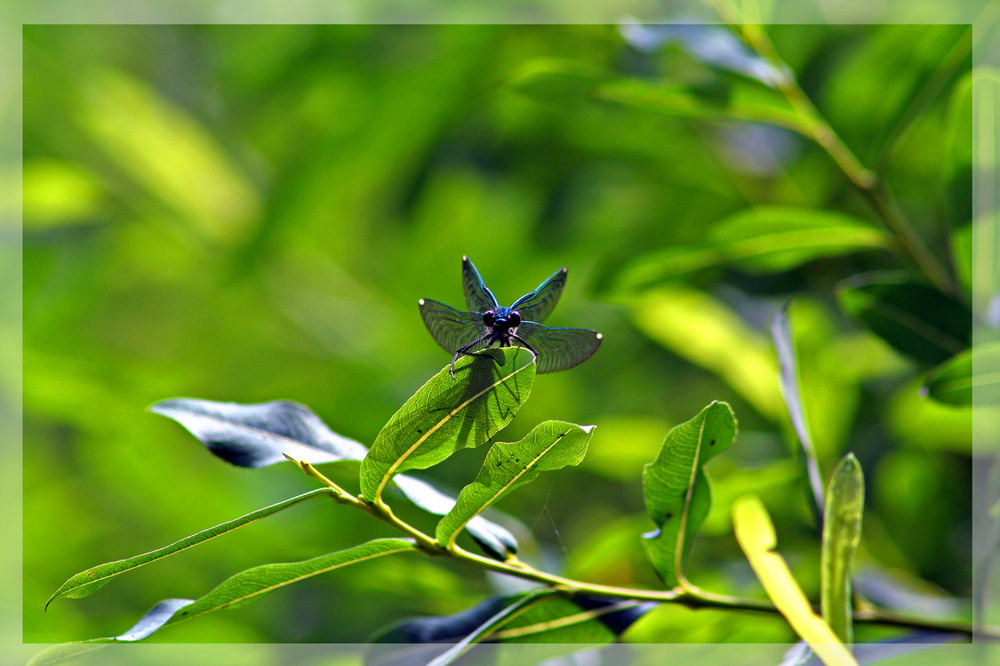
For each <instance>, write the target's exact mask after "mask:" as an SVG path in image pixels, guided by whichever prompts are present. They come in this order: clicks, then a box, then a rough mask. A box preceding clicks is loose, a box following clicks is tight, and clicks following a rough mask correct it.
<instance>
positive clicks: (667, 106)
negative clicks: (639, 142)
mask: <svg viewBox="0 0 1000 666" xmlns="http://www.w3.org/2000/svg"><path fill="white" fill-rule="evenodd" d="M511 86H512V87H513V88H514V89H516V90H518V91H520V92H522V93H524V94H527V95H530V96H532V97H534V98H536V99H540V100H542V101H546V100H552V101H559V102H565V101H567V100H578V99H591V100H595V101H603V102H611V103H614V104H619V105H621V106H624V107H626V108H628V109H632V110H636V111H641V112H646V113H655V114H661V115H665V116H670V117H674V118H686V119H693V120H705V119H708V120H714V121H727V120H734V119H737V120H746V121H754V122H763V123H770V124H773V125H779V126H781V127H786V128H788V129H791V130H793V131H796V132H799V133H800V134H803V135H806V136H808V133H809V131H810V128H809V125H808V121H807V120H805V119H803V118H802V116H800V115H799V114H798V113H797V112H796V111H795V110H794V109H792V108H790V107H789V106H788V105H787V103H786V102H785V101H784V99H783V98H782V97H781V96H780V95H778V94H777V93H775V92H774V91H772V90H768V89H766V88H760V86H759V85H756V84H754V83H751V82H745V83H744V82H740V83H734V84H733V85H732V90H731V94H730V95H729V96H728V97H726V98H724V99H723V98H715V99H709V98H707V97H704V96H699V95H698V94H697V93H695V92H694V91H692V90H691V89H689V88H688V87H686V86H684V85H682V84H677V83H674V82H668V83H663V82H656V83H653V82H650V81H647V80H644V79H638V78H626V77H620V76H615V75H614V74H612V73H611V72H608V71H602V70H599V69H596V68H593V67H585V66H582V65H580V63H578V62H574V61H569V60H561V59H540V60H536V61H533V62H530V63H528V64H527V65H526V66H525V67H524V69H522V70H521V72H520V73H518V74H517V75H516V76H515V77H514V78H513V79H512V80H511Z"/></svg>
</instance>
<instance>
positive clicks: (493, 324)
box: [483, 308, 521, 331]
mask: <svg viewBox="0 0 1000 666" xmlns="http://www.w3.org/2000/svg"><path fill="white" fill-rule="evenodd" d="M520 323H521V313H520V312H518V311H517V310H511V309H510V308H498V309H497V310H487V311H486V312H484V313H483V324H484V325H486V326H488V327H489V328H492V329H494V330H501V331H509V330H510V329H512V328H517V327H518V326H519V325H520Z"/></svg>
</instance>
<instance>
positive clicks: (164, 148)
mask: <svg viewBox="0 0 1000 666" xmlns="http://www.w3.org/2000/svg"><path fill="white" fill-rule="evenodd" d="M85 84H86V93H85V95H84V97H83V101H84V103H83V104H82V105H81V107H80V109H79V114H80V115H79V117H78V121H79V122H80V123H81V125H82V126H83V127H84V128H86V130H87V131H89V132H90V134H91V136H92V137H93V140H94V142H95V143H96V144H97V146H98V148H100V149H101V150H102V151H103V152H104V153H105V154H106V155H107V156H108V157H109V158H111V159H112V160H113V161H114V162H115V163H116V165H117V166H118V167H119V168H120V169H121V171H122V172H123V173H124V174H125V175H126V176H127V177H128V178H131V179H133V180H135V181H136V182H138V183H139V184H140V185H142V186H144V187H145V188H147V189H148V191H149V192H150V193H151V194H152V195H153V196H154V197H157V198H158V199H160V200H161V201H162V202H163V203H164V204H166V205H168V206H170V207H171V208H173V210H174V211H175V212H176V214H177V216H178V217H180V218H183V219H185V220H187V221H190V223H191V224H193V225H195V227H196V229H197V230H198V231H199V232H201V233H202V234H203V235H204V236H206V237H207V238H209V239H210V240H213V241H217V242H222V243H232V242H234V241H239V240H242V239H244V238H245V237H246V236H247V234H248V233H249V232H250V230H251V229H252V228H253V226H254V225H255V224H256V223H257V221H258V217H259V215H260V212H261V211H260V202H259V200H258V198H257V194H256V192H255V191H254V189H253V187H252V186H251V185H250V183H249V182H248V181H247V180H246V178H245V177H244V176H243V175H242V174H241V173H240V170H239V169H238V168H237V166H236V165H235V163H234V162H233V161H232V160H231V159H230V158H229V156H227V155H226V154H225V153H224V151H223V150H222V147H221V146H220V145H219V144H218V142H217V141H216V140H215V138H214V137H213V136H212V133H211V132H210V131H209V130H208V129H207V128H206V127H204V126H202V125H201V124H200V122H199V121H198V120H197V119H196V118H195V117H194V116H193V115H192V114H190V113H189V112H187V111H186V110H184V109H182V108H181V107H179V106H178V105H176V104H174V103H173V102H171V101H169V100H168V99H167V98H166V97H165V96H164V95H163V94H161V93H160V92H158V91H157V90H155V89H154V88H153V87H152V86H150V85H149V84H148V83H146V82H144V81H141V80H139V79H136V78H133V77H132V76H131V75H129V74H126V73H125V72H124V71H121V70H116V69H111V68H106V69H102V70H99V71H96V72H94V73H93V74H92V75H91V76H90V77H88V78H87V79H86V81H85Z"/></svg>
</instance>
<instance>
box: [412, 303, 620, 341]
mask: <svg viewBox="0 0 1000 666" xmlns="http://www.w3.org/2000/svg"><path fill="white" fill-rule="evenodd" d="M421 302H423V301H421ZM597 339H598V340H603V339H604V334H603V333H598V334H597Z"/></svg>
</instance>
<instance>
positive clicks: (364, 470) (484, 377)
mask: <svg viewBox="0 0 1000 666" xmlns="http://www.w3.org/2000/svg"><path fill="white" fill-rule="evenodd" d="M482 353H483V354H486V355H487V356H485V357H463V358H461V359H459V360H458V362H457V363H455V378H454V379H453V378H452V377H451V375H450V374H449V369H448V368H447V367H445V368H443V369H442V370H441V372H439V373H438V374H436V375H435V376H434V377H432V378H431V379H430V380H428V382H427V383H426V384H424V385H423V386H421V387H420V388H419V389H417V392H416V393H415V394H413V397H411V398H410V399H409V400H407V401H406V403H405V404H404V405H403V406H402V407H401V408H400V409H399V411H397V412H396V413H395V414H394V415H393V416H392V418H390V419H389V422H388V423H386V425H385V427H384V428H382V431H381V432H380V433H379V434H378V437H376V438H375V443H374V444H372V448H371V450H370V451H369V452H368V455H367V456H365V459H364V460H363V461H362V462H361V492H362V493H363V494H364V496H365V497H366V498H367V499H368V500H370V501H376V502H377V501H379V500H380V498H381V495H382V492H383V490H384V489H385V487H386V485H387V484H388V483H389V481H390V480H391V479H392V477H393V476H395V475H396V474H397V473H399V472H403V471H406V470H408V469H423V468H426V467H430V466H432V465H435V464H437V463H439V462H441V461H442V460H444V459H446V458H447V457H448V456H450V455H451V454H452V453H454V452H455V451H457V450H458V449H461V448H465V447H474V446H479V445H480V444H482V443H483V442H485V441H486V440H488V439H489V438H490V437H492V436H493V435H495V434H496V433H497V432H498V431H499V430H500V429H501V428H503V427H504V426H506V425H507V424H508V423H509V422H510V420H511V419H513V418H514V414H516V413H517V410H518V409H520V407H521V405H522V404H524V402H525V401H526V400H527V399H528V394H529V393H530V392H531V385H532V382H533V381H534V378H535V363H534V356H533V355H532V354H531V352H529V351H527V350H525V349H521V348H511V347H508V348H504V349H490V350H487V351H485V352H482ZM494 359H496V361H494ZM497 362H500V363H502V365H497Z"/></svg>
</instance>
